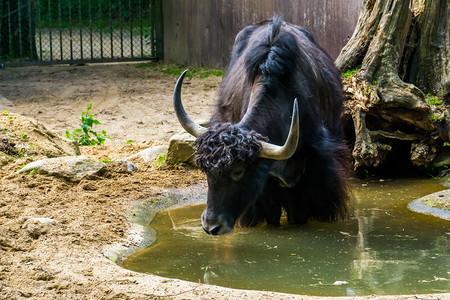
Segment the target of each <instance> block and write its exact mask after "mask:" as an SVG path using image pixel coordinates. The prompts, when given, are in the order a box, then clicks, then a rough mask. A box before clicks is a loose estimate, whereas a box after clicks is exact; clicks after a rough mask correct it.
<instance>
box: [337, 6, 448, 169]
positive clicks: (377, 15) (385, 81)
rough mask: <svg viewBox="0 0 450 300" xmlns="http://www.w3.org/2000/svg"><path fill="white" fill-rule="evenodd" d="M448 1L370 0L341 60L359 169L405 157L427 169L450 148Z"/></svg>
mask: <svg viewBox="0 0 450 300" xmlns="http://www.w3.org/2000/svg"><path fill="white" fill-rule="evenodd" d="M447 1H448V0H364V4H363V7H362V10H361V14H360V18H359V20H358V24H357V26H356V29H355V32H354V33H353V36H352V38H351V39H350V41H349V42H348V44H347V45H346V46H345V47H344V49H343V50H342V51H341V54H340V55H339V57H338V58H337V59H336V65H337V67H338V68H339V69H340V70H341V71H342V72H346V71H347V73H346V74H347V77H348V78H344V86H345V89H346V92H347V96H348V99H347V101H346V102H345V116H344V120H345V121H344V126H345V130H346V132H347V133H348V136H349V137H350V140H351V142H353V151H352V155H353V158H354V160H355V164H354V166H355V169H356V170H358V169H361V168H366V167H380V166H385V167H386V165H387V164H391V163H392V162H400V161H401V162H404V163H407V164H409V165H410V166H412V165H414V166H421V167H428V166H430V164H432V162H433V161H434V160H435V159H436V157H437V156H438V154H440V153H441V154H442V153H445V152H447V153H448V151H447V150H446V149H445V148H449V147H446V146H447V145H449V144H448V142H450V113H449V107H450V95H449V93H450V78H449V72H450V58H449V49H450V38H449V28H450V26H449V19H448V14H449V7H448V3H447ZM348 70H354V71H353V74H352V75H351V76H348V74H349V72H348ZM442 155H443V154H442ZM405 156H407V159H404V158H405ZM405 166H406V165H405ZM389 167H392V166H389ZM401 167H403V166H401Z"/></svg>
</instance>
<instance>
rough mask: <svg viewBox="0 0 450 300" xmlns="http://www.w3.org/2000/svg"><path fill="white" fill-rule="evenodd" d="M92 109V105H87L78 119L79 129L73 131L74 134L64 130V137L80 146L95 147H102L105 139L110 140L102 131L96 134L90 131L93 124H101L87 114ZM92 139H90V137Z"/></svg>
mask: <svg viewBox="0 0 450 300" xmlns="http://www.w3.org/2000/svg"><path fill="white" fill-rule="evenodd" d="M91 109H92V103H91V104H89V106H88V107H87V109H86V111H83V112H82V113H81V116H80V117H78V119H79V120H80V121H81V128H78V129H75V131H74V132H72V133H71V132H70V131H69V130H66V137H67V138H68V139H70V140H74V141H78V143H79V144H80V145H82V146H95V145H103V144H104V143H105V141H106V139H111V138H110V137H109V136H108V135H107V134H106V131H105V130H102V133H101V134H100V133H97V132H95V131H93V130H92V127H93V126H94V124H97V125H99V124H101V123H100V121H98V120H96V119H94V116H93V115H91V114H89V111H90V110H91ZM91 135H92V136H93V137H92V136H91Z"/></svg>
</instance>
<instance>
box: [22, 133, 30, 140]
mask: <svg viewBox="0 0 450 300" xmlns="http://www.w3.org/2000/svg"><path fill="white" fill-rule="evenodd" d="M20 136H21V137H22V139H24V140H26V139H28V134H27V133H25V132H22V133H21V134H20Z"/></svg>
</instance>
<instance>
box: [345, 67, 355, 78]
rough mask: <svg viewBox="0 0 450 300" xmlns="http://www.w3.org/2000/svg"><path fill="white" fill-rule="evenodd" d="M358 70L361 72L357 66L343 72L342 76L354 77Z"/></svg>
mask: <svg viewBox="0 0 450 300" xmlns="http://www.w3.org/2000/svg"><path fill="white" fill-rule="evenodd" d="M358 72H359V69H358V68H356V69H348V70H347V71H345V73H344V74H342V77H345V78H350V77H352V76H353V75H354V74H356V73H358Z"/></svg>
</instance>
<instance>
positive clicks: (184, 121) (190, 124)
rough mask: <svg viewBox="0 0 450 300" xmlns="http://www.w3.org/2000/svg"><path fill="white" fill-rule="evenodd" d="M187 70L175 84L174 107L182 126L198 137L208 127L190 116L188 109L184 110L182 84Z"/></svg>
mask: <svg viewBox="0 0 450 300" xmlns="http://www.w3.org/2000/svg"><path fill="white" fill-rule="evenodd" d="M187 71H188V70H185V71H184V72H183V73H182V74H181V75H180V77H179V78H178V81H177V84H176V85H175V90H174V91H173V107H174V108H175V113H176V115H177V118H178V121H179V122H180V124H181V126H183V128H184V129H185V130H186V131H187V132H189V133H190V134H192V135H193V136H195V137H197V136H198V135H199V134H200V133H202V132H204V131H206V128H205V127H203V126H200V125H199V124H197V123H196V122H194V121H192V119H191V118H189V116H188V115H187V113H186V111H185V110H184V108H183V104H182V103H181V85H182V84H183V79H184V76H185V75H186V72H187Z"/></svg>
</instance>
